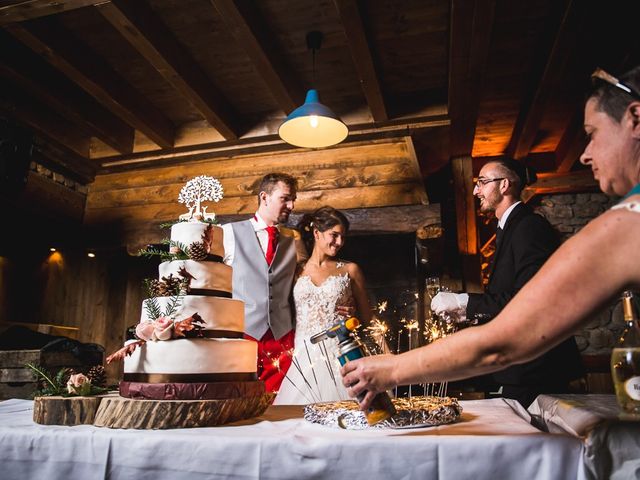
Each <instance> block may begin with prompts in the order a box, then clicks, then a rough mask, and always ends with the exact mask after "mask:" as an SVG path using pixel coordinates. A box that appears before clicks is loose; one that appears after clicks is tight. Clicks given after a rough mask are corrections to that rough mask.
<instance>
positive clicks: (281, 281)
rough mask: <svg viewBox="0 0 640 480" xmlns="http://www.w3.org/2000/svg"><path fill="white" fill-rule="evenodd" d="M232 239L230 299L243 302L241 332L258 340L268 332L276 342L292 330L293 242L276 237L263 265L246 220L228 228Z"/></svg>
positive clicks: (249, 223)
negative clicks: (269, 260)
mask: <svg viewBox="0 0 640 480" xmlns="http://www.w3.org/2000/svg"><path fill="white" fill-rule="evenodd" d="M231 228H232V229H233V235H234V237H235V254H234V257H233V264H232V267H233V298H237V299H238V300H242V301H243V302H244V329H245V332H246V333H247V334H248V335H251V336H252V337H253V338H255V339H257V340H260V339H261V338H262V336H263V335H264V334H265V333H266V332H267V330H268V329H269V328H271V331H272V332H273V336H274V338H276V339H278V338H280V337H282V336H283V335H284V334H286V333H287V332H289V331H291V330H292V329H293V306H292V303H291V302H292V301H291V289H292V284H293V275H294V273H295V269H296V248H295V243H294V239H293V238H292V237H289V236H285V235H282V234H280V235H279V237H278V246H277V248H276V254H275V256H274V258H273V262H272V263H271V267H269V265H267V261H266V260H265V258H264V253H263V251H262V249H261V248H260V242H258V237H256V233H255V231H254V229H253V225H252V224H251V221H250V220H244V221H242V222H234V223H232V224H231Z"/></svg>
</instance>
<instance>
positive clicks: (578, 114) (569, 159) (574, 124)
mask: <svg viewBox="0 0 640 480" xmlns="http://www.w3.org/2000/svg"><path fill="white" fill-rule="evenodd" d="M583 116H584V114H583V113H582V108H578V109H576V110H575V111H574V112H573V115H571V119H570V120H569V124H568V126H567V128H566V129H565V131H564V133H563V134H562V138H561V139H560V142H558V146H557V147H556V165H557V167H556V171H557V172H558V173H566V172H569V171H570V170H571V169H572V168H573V165H574V164H575V163H576V162H577V161H578V159H579V158H580V155H582V152H584V148H585V147H586V146H587V136H586V135H585V133H584V128H583V125H582V124H583V121H582V118H583Z"/></svg>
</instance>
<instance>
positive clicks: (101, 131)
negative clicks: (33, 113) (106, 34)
mask: <svg viewBox="0 0 640 480" xmlns="http://www.w3.org/2000/svg"><path fill="white" fill-rule="evenodd" d="M0 42H1V43H2V45H3V48H2V49H0V76H3V77H5V78H8V79H9V80H11V81H12V82H14V83H15V84H17V85H20V87H21V88H23V89H25V91H26V92H28V93H29V94H30V95H32V96H33V97H35V98H37V99H38V100H39V101H41V102H42V103H44V104H45V105H47V106H48V107H49V108H51V109H53V110H54V111H57V112H58V113H59V114H60V115H62V116H63V117H65V118H66V119H67V120H69V121H71V122H72V123H74V124H75V125H77V126H78V127H79V128H80V129H82V130H84V131H85V133H86V134H87V135H89V136H94V137H97V138H99V139H100V140H102V141H103V142H104V143H106V144H107V145H109V146H110V147H112V148H114V149H115V150H116V151H118V152H120V153H121V154H123V155H126V154H130V153H133V137H134V135H133V128H131V127H130V126H129V125H127V124H126V123H124V122H123V121H122V120H120V119H119V118H118V117H116V116H115V115H113V114H112V113H111V112H109V111H107V110H105V109H104V108H103V107H101V106H100V105H99V104H97V103H96V102H95V101H94V99H93V98H91V97H89V96H88V95H86V94H85V93H84V92H83V91H82V90H80V89H78V88H77V87H76V86H75V85H74V84H73V83H71V82H70V81H69V80H67V79H66V78H65V77H64V76H63V75H62V74H60V73H58V72H57V71H56V70H55V69H54V68H52V67H50V66H49V65H48V64H46V63H45V62H42V61H41V60H40V59H39V58H37V57H36V56H35V55H34V54H32V53H31V52H30V51H29V49H27V48H25V47H23V46H22V45H19V44H17V43H16V42H15V41H14V40H13V39H12V38H11V37H10V36H9V35H6V34H5V33H4V32H3V31H1V30H0Z"/></svg>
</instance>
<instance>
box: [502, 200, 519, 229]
mask: <svg viewBox="0 0 640 480" xmlns="http://www.w3.org/2000/svg"><path fill="white" fill-rule="evenodd" d="M519 203H522V202H521V201H520V200H518V201H517V202H516V203H514V204H513V205H511V206H510V207H509V208H507V209H506V210H505V211H504V214H503V215H502V217H500V218H499V219H498V227H499V228H501V229H502V230H504V226H505V225H506V224H507V219H508V218H509V215H511V212H512V211H513V209H514V208H516V205H518V204H519Z"/></svg>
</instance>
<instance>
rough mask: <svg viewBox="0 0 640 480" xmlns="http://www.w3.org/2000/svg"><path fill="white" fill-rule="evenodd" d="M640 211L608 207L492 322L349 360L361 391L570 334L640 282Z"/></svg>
mask: <svg viewBox="0 0 640 480" xmlns="http://www.w3.org/2000/svg"><path fill="white" fill-rule="evenodd" d="M639 235H640V215H639V214H638V213H633V212H629V211H624V210H614V211H608V212H606V213H604V214H603V215H601V216H600V217H598V218H597V219H595V220H593V221H592V222H590V223H589V224H588V225H587V226H586V227H584V228H583V229H582V230H581V231H580V232H579V233H578V234H576V235H575V236H574V237H572V238H571V239H570V240H568V241H567V242H565V243H564V244H563V245H562V246H561V247H560V249H558V251H557V252H556V253H555V254H554V255H553V256H552V257H551V258H550V259H549V261H548V262H547V263H546V264H545V265H544V266H543V267H542V268H541V269H540V271H539V272H538V273H537V274H536V275H535V276H534V277H533V278H532V279H531V281H530V282H529V283H527V285H525V287H524V288H523V289H522V290H521V291H520V292H519V293H518V295H516V297H515V298H514V299H513V301H512V302H510V303H509V304H508V305H507V306H506V307H505V308H504V310H503V311H502V312H501V313H500V314H499V315H498V316H497V317H496V318H495V319H494V320H492V321H491V322H489V323H488V324H486V325H482V326H480V327H472V328H468V329H465V330H463V331H461V332H458V333H456V334H454V335H451V336H450V337H447V338H445V339H442V340H439V341H437V342H435V343H433V344H431V345H428V346H426V347H422V348H419V349H415V350H411V351H409V352H406V353H403V354H401V355H397V356H389V355H387V356H377V357H367V358H364V359H360V360H355V361H352V362H348V363H347V364H346V365H345V366H344V367H343V368H342V374H343V377H344V379H343V382H344V384H345V386H351V387H352V388H351V390H350V393H351V394H352V395H353V396H356V395H358V394H359V393H361V392H363V391H365V390H367V391H368V392H369V393H367V395H366V397H365V399H364V401H363V402H362V403H361V407H362V408H366V407H368V405H369V403H370V401H371V400H372V399H373V396H374V395H375V393H377V392H380V391H383V390H386V389H388V388H391V387H393V386H395V385H400V384H408V383H421V382H437V381H444V380H456V379H462V378H467V377H470V376H474V375H478V374H484V373H490V372H494V371H498V370H502V369H503V368H505V367H506V366H509V365H512V364H515V363H522V362H525V361H528V360H531V359H533V358H535V357H537V356H538V355H540V354H541V353H543V352H545V351H546V350H549V349H550V348H552V347H553V346H555V345H557V344H558V343H560V342H561V341H562V340H564V339H565V338H567V337H569V336H570V335H571V334H572V333H573V332H574V331H575V329H576V328H577V327H578V326H579V325H580V324H581V323H582V322H584V321H585V320H586V319H588V318H589V316H590V315H591V314H592V313H594V312H595V311H597V310H598V309H599V308H601V307H602V306H604V305H605V304H606V303H607V302H608V301H610V300H611V299H612V298H613V297H614V296H615V295H616V294H618V293H619V292H620V291H621V290H622V289H623V288H625V287H628V286H629V285H631V284H634V285H638V284H640V248H638V242H637V239H638V238H640V237H639Z"/></svg>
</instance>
